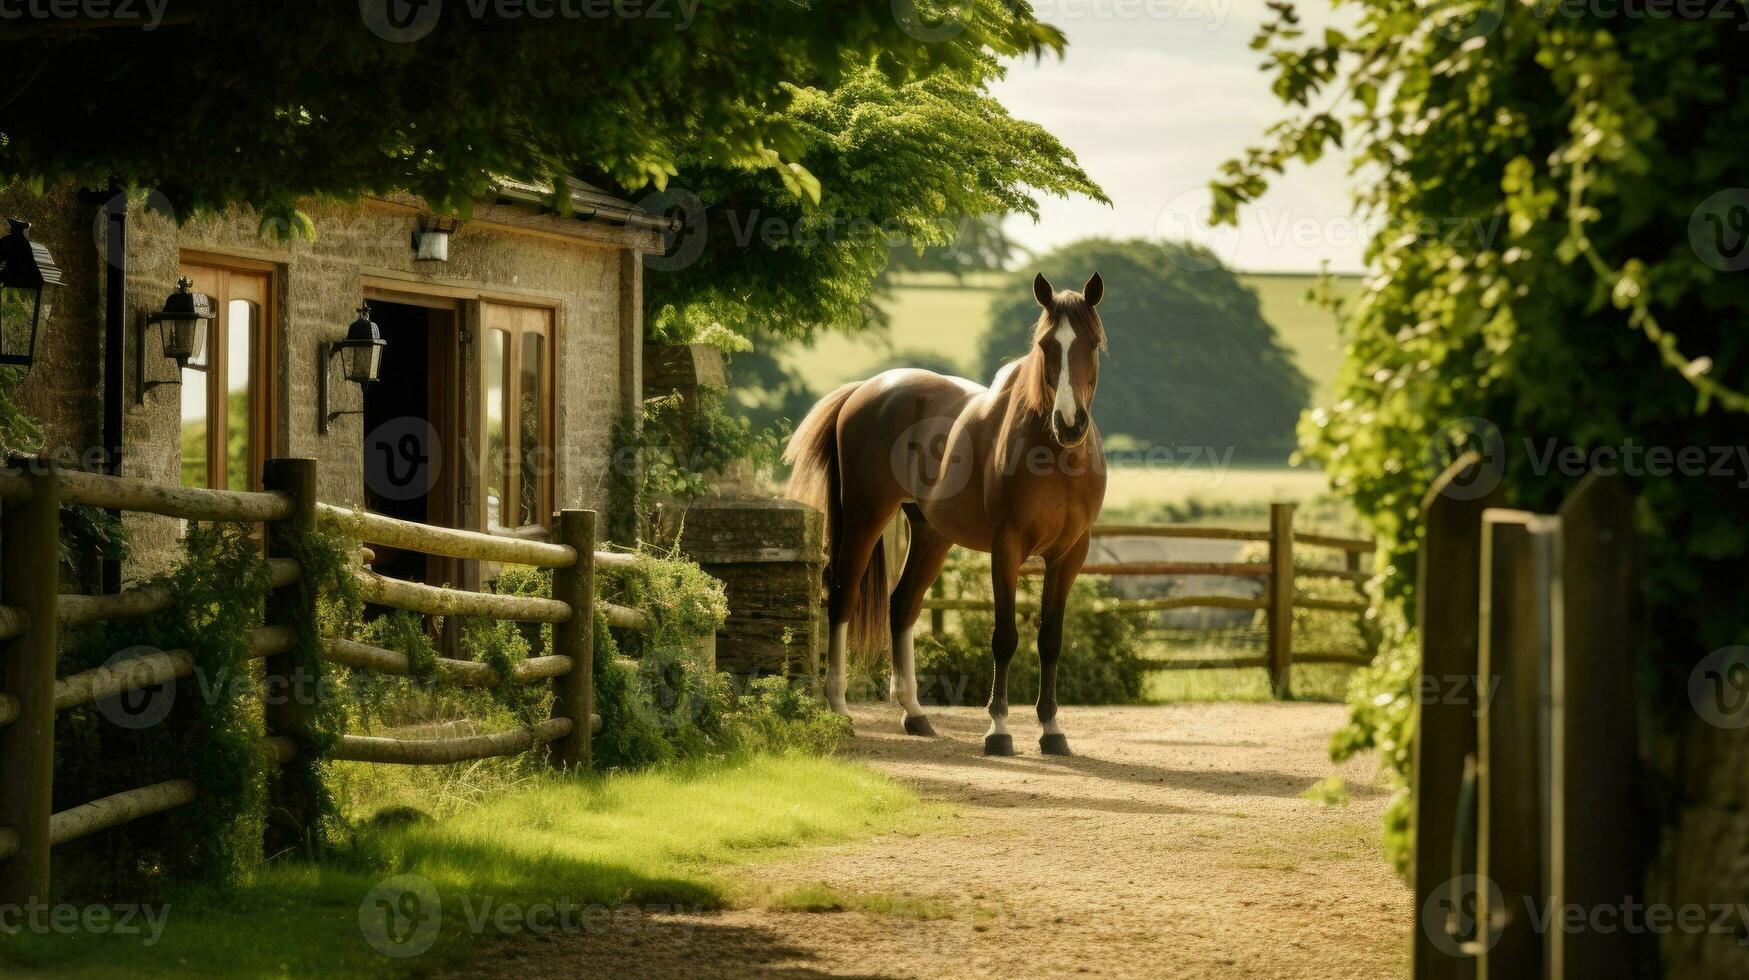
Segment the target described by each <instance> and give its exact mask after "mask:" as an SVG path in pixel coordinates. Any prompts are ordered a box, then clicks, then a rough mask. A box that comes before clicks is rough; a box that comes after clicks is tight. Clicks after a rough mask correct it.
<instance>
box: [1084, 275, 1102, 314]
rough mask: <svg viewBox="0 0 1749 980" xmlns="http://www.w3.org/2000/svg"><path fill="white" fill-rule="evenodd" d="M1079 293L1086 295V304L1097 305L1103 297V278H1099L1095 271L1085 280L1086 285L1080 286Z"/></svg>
mask: <svg viewBox="0 0 1749 980" xmlns="http://www.w3.org/2000/svg"><path fill="white" fill-rule="evenodd" d="M1081 295H1082V296H1084V297H1086V299H1087V305H1088V306H1098V305H1099V301H1100V300H1102V299H1104V298H1105V280H1104V279H1101V278H1099V273H1097V272H1095V273H1094V274H1093V275H1092V276H1091V277H1090V278H1089V279H1088V280H1087V285H1085V286H1082V287H1081Z"/></svg>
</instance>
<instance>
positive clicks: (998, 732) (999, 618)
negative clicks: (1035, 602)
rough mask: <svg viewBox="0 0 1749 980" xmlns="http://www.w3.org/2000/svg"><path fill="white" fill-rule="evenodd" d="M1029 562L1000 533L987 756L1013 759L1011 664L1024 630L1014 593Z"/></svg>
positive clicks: (994, 557) (994, 567) (994, 555)
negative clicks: (1023, 565) (1016, 617)
mask: <svg viewBox="0 0 1749 980" xmlns="http://www.w3.org/2000/svg"><path fill="white" fill-rule="evenodd" d="M1025 560H1026V555H1025V554H1023V553H1022V550H1021V547H1020V544H1019V542H1018V541H1017V540H1015V539H1014V538H1013V536H1012V535H1004V534H1001V533H998V534H997V535H996V541H995V545H994V547H993V548H992V549H991V551H990V585H991V591H992V592H993V593H994V596H995V602H994V605H995V609H996V628H995V630H994V631H992V633H991V636H990V654H991V656H992V657H993V658H994V659H995V661H996V672H995V675H994V677H993V678H992V679H991V682H990V731H989V732H988V733H987V734H985V735H984V754H985V755H1013V754H1014V736H1012V735H1010V734H1008V664H1009V662H1010V661H1012V660H1013V659H1014V648H1015V647H1017V646H1019V645H1020V630H1019V629H1018V628H1017V627H1016V626H1015V624H1014V589H1015V586H1016V585H1017V584H1018V583H1019V581H1020V563H1021V562H1023V561H1025Z"/></svg>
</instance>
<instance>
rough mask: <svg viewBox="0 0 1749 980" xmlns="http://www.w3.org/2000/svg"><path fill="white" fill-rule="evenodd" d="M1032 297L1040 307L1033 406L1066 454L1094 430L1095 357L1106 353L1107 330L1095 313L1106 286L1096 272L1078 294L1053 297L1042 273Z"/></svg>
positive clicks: (1067, 292) (1034, 337)
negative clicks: (1046, 417)
mask: <svg viewBox="0 0 1749 980" xmlns="http://www.w3.org/2000/svg"><path fill="white" fill-rule="evenodd" d="M1032 294H1033V296H1034V298H1036V299H1037V300H1038V305H1039V306H1041V307H1044V312H1042V313H1040V314H1039V318H1038V324H1037V325H1036V326H1035V327H1034V328H1033V332H1032V340H1033V345H1034V346H1035V347H1036V348H1037V350H1036V351H1034V352H1033V355H1032V356H1033V357H1034V358H1035V359H1036V361H1037V364H1036V367H1035V369H1034V370H1033V371H1032V372H1031V376H1032V382H1033V387H1034V389H1035V390H1034V391H1033V392H1031V398H1030V400H1031V401H1032V402H1033V407H1034V408H1036V409H1037V410H1038V411H1040V412H1046V413H1048V418H1049V420H1050V426H1051V436H1052V438H1054V439H1056V440H1057V444H1058V445H1059V446H1062V447H1063V448H1065V449H1073V448H1074V447H1076V446H1079V445H1081V443H1082V442H1084V441H1085V440H1086V439H1087V432H1088V430H1089V429H1091V428H1092V425H1093V416H1092V414H1091V413H1092V411H1093V392H1094V389H1096V388H1098V387H1099V352H1100V351H1102V350H1104V349H1105V326H1104V324H1102V323H1100V321H1099V313H1098V311H1097V310H1096V309H1095V307H1097V306H1098V305H1099V301H1100V299H1101V298H1103V297H1104V296H1105V281H1104V280H1102V279H1100V278H1099V273H1097V272H1095V273H1094V274H1093V276H1092V278H1090V279H1088V280H1087V285H1085V286H1082V287H1081V291H1080V292H1078V293H1077V292H1074V291H1073V290H1068V289H1065V290H1063V291H1062V292H1057V291H1056V290H1054V289H1052V288H1051V284H1050V281H1049V280H1047V279H1046V278H1045V277H1044V274H1043V273H1040V274H1039V275H1038V277H1037V278H1035V279H1033V281H1032Z"/></svg>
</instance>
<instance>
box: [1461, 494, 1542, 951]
mask: <svg viewBox="0 0 1749 980" xmlns="http://www.w3.org/2000/svg"><path fill="white" fill-rule="evenodd" d="M1557 529H1558V524H1557V522H1556V521H1555V520H1554V519H1553V518H1548V517H1542V516H1540V515H1537V514H1531V513H1527V512H1525V511H1519V510H1504V509H1490V510H1488V511H1486V512H1484V513H1483V514H1482V568H1481V574H1482V582H1481V586H1480V590H1479V591H1480V597H1481V623H1480V630H1479V634H1480V640H1481V643H1480V648H1479V650H1478V652H1477V661H1476V677H1477V681H1478V687H1477V689H1476V691H1475V692H1474V693H1475V695H1476V698H1477V700H1478V702H1479V712H1478V715H1477V721H1476V727H1477V734H1476V786H1477V794H1476V884H1477V887H1476V888H1475V889H1474V894H1475V896H1476V906H1475V908H1476V936H1475V937H1474V938H1475V940H1476V947H1477V953H1476V959H1477V964H1476V966H1477V973H1478V975H1479V976H1481V977H1491V978H1505V977H1535V976H1539V975H1541V971H1542V966H1543V955H1544V950H1543V944H1544V942H1545V939H1546V938H1547V937H1546V936H1545V935H1544V932H1545V931H1552V932H1559V929H1555V930H1539V929H1538V928H1537V927H1536V923H1535V921H1534V919H1533V917H1534V916H1536V915H1539V914H1542V912H1543V910H1545V909H1547V908H1548V907H1549V906H1548V904H1547V897H1548V896H1547V889H1546V887H1545V886H1544V877H1543V870H1544V867H1545V865H1544V861H1545V859H1546V855H1545V853H1544V851H1543V836H1544V833H1545V832H1546V828H1547V826H1548V817H1549V814H1548V811H1547V808H1546V806H1545V803H1546V797H1545V795H1544V791H1543V787H1544V785H1545V784H1544V780H1545V779H1547V777H1548V772H1547V769H1546V766H1545V762H1546V756H1545V752H1546V750H1547V743H1546V742H1545V741H1544V738H1543V735H1544V732H1545V726H1544V725H1543V724H1542V716H1543V712H1544V711H1545V710H1548V709H1549V708H1550V707H1555V708H1556V712H1557V714H1558V706H1556V705H1551V704H1550V701H1549V697H1550V690H1549V687H1548V677H1547V675H1548V667H1549V654H1550V641H1551V629H1552V623H1551V620H1550V598H1551V592H1552V591H1553V587H1552V584H1551V582H1550V573H1551V567H1552V565H1553V564H1554V560H1555V559H1554V553H1555V551H1556V549H1557V548H1558V547H1559V541H1558V540H1557V539H1558V537H1559V532H1558V530H1557ZM1496 903H1498V907H1497V906H1496Z"/></svg>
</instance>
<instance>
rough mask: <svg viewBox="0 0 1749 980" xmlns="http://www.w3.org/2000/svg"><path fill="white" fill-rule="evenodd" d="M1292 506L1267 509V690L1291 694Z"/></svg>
mask: <svg viewBox="0 0 1749 980" xmlns="http://www.w3.org/2000/svg"><path fill="white" fill-rule="evenodd" d="M1293 636H1294V505H1293V504H1270V505H1269V653H1268V659H1269V686H1270V688H1271V689H1272V690H1274V691H1275V696H1276V697H1278V698H1285V697H1288V696H1290V695H1291V694H1292V691H1293V686H1292V685H1293Z"/></svg>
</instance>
